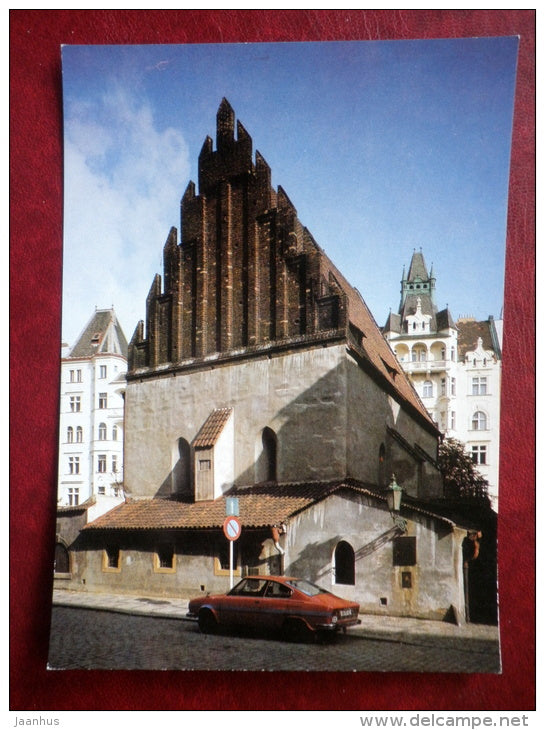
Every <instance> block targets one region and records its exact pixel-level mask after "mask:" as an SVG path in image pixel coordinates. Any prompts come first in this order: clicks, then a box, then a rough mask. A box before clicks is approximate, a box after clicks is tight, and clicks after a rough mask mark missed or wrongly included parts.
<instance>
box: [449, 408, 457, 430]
mask: <svg viewBox="0 0 545 730" xmlns="http://www.w3.org/2000/svg"><path fill="white" fill-rule="evenodd" d="M450 428H451V431H454V430H455V429H456V413H455V412H454V411H451V413H450Z"/></svg>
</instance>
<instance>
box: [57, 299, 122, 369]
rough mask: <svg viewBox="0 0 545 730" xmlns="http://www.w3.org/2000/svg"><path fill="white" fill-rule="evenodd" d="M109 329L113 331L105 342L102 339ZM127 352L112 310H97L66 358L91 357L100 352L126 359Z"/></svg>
mask: <svg viewBox="0 0 545 730" xmlns="http://www.w3.org/2000/svg"><path fill="white" fill-rule="evenodd" d="M109 328H113V330H114V331H113V332H111V335H112V336H111V337H109V338H108V339H107V340H106V341H105V339H104V338H105V336H106V333H107V332H108V329H109ZM110 344H111V345H112V347H110ZM127 351H128V345H127V338H126V337H125V334H124V332H123V330H122V328H121V325H120V324H119V322H118V321H117V318H116V316H115V312H114V310H113V309H97V310H96V312H95V313H94V314H93V316H92V317H91V319H90V320H89V322H88V323H87V324H86V326H85V328H84V330H83V332H82V333H81V335H80V336H79V337H78V339H77V341H76V343H75V345H74V346H73V347H72V349H71V350H70V354H69V356H68V357H70V358H80V357H93V355H96V354H97V353H99V352H100V353H101V354H112V353H113V354H118V355H122V356H123V357H125V358H126V357H127Z"/></svg>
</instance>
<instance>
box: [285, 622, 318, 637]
mask: <svg viewBox="0 0 545 730" xmlns="http://www.w3.org/2000/svg"><path fill="white" fill-rule="evenodd" d="M282 633H283V635H284V637H285V638H286V639H287V641H301V642H310V641H314V639H315V634H314V631H312V629H310V628H309V627H308V625H307V624H306V623H305V622H304V621H303V619H300V618H287V619H286V620H285V621H284V625H283V627H282Z"/></svg>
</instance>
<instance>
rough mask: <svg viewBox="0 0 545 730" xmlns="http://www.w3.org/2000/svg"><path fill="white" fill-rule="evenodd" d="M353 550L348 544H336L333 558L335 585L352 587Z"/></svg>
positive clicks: (353, 569)
mask: <svg viewBox="0 0 545 730" xmlns="http://www.w3.org/2000/svg"><path fill="white" fill-rule="evenodd" d="M355 566H356V563H355V558H354V549H353V548H352V545H350V543H348V542H346V541H345V540H341V541H340V542H339V543H337V547H336V548H335V556H334V575H335V583H336V584H337V585H339V584H341V585H349V586H353V585H354V583H355V576H356V568H355Z"/></svg>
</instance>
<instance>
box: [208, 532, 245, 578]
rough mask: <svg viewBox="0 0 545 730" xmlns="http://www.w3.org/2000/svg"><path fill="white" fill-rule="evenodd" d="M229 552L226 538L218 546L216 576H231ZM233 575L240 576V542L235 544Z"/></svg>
mask: <svg viewBox="0 0 545 730" xmlns="http://www.w3.org/2000/svg"><path fill="white" fill-rule="evenodd" d="M229 550H230V548H229V545H228V544H227V540H226V539H225V538H223V540H222V541H221V542H220V543H218V544H217V545H216V554H215V555H214V575H229ZM233 574H234V575H240V565H239V549H238V541H235V542H233Z"/></svg>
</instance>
